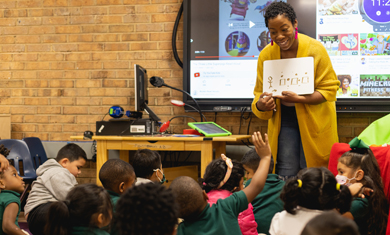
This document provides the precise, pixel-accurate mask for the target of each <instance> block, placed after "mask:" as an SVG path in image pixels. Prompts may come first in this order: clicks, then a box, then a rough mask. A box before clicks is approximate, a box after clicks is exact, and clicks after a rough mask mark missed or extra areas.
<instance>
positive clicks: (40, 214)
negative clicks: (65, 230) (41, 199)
mask: <svg viewBox="0 0 390 235" xmlns="http://www.w3.org/2000/svg"><path fill="white" fill-rule="evenodd" d="M52 203H53V202H47V203H44V204H41V205H39V206H37V207H35V208H34V209H33V210H32V211H30V213H29V214H28V217H27V223H28V229H29V230H30V232H31V233H32V234H33V235H44V234H43V230H44V229H45V225H46V222H47V220H48V218H47V217H48V215H47V214H48V213H49V207H50V205H51V204H52Z"/></svg>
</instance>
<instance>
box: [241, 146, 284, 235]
mask: <svg viewBox="0 0 390 235" xmlns="http://www.w3.org/2000/svg"><path fill="white" fill-rule="evenodd" d="M259 162H260V157H259V155H257V153H256V150H255V149H251V150H249V151H248V152H246V153H245V155H244V156H243V157H242V160H241V163H242V165H243V167H244V169H245V172H246V173H245V177H246V178H247V181H246V183H245V187H248V185H249V184H250V183H251V181H252V177H253V175H254V173H255V172H256V170H257V167H258V166H259ZM273 169H274V160H273V158H272V157H271V163H270V165H269V169H268V176H267V180H266V181H265V185H264V188H263V190H262V191H261V193H259V195H257V196H256V198H255V199H254V200H253V201H252V205H253V213H254V215H255V220H256V222H257V232H258V233H262V234H269V227H270V225H271V220H272V217H273V216H274V215H275V214H276V213H278V212H281V211H283V202H282V200H281V199H280V193H281V191H282V189H283V186H284V181H283V180H281V179H280V178H279V177H278V175H277V174H272V171H273Z"/></svg>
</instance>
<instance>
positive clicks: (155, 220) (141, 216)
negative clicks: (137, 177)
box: [115, 184, 178, 235]
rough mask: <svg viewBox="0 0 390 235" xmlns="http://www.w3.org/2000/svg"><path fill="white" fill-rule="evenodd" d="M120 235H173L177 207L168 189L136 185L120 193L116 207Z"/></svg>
mask: <svg viewBox="0 0 390 235" xmlns="http://www.w3.org/2000/svg"><path fill="white" fill-rule="evenodd" d="M116 212H117V213H116V215H115V218H116V219H117V221H116V224H118V226H117V228H118V230H119V231H120V234H121V235H155V234H159V235H172V234H176V230H175V226H176V224H177V218H178V205H177V203H176V200H175V197H174V195H173V193H172V191H171V190H170V189H167V188H166V187H165V186H162V185H158V184H140V185H137V186H134V187H132V188H131V189H129V190H127V191H126V192H125V193H124V194H122V196H121V198H120V199H119V201H118V204H117V206H116Z"/></svg>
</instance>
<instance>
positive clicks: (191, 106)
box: [185, 104, 207, 122]
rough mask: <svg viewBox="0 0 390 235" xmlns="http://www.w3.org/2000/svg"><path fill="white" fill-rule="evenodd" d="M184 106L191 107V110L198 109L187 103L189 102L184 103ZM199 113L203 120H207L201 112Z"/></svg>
mask: <svg viewBox="0 0 390 235" xmlns="http://www.w3.org/2000/svg"><path fill="white" fill-rule="evenodd" d="M185 105H186V106H188V107H190V108H192V109H193V110H196V111H198V110H197V109H196V108H195V107H194V106H192V105H189V104H185ZM200 115H202V117H203V118H204V120H205V121H206V122H207V118H206V117H205V116H204V115H203V113H200Z"/></svg>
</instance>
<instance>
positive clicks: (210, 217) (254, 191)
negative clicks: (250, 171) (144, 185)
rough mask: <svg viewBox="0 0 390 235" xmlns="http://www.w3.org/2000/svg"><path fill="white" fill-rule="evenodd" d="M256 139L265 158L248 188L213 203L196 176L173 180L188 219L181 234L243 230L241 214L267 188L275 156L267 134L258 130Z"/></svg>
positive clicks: (226, 232) (178, 199) (256, 145)
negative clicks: (240, 219)
mask: <svg viewBox="0 0 390 235" xmlns="http://www.w3.org/2000/svg"><path fill="white" fill-rule="evenodd" d="M252 140H253V143H254V144H255V147H256V150H257V152H258V154H259V156H260V158H261V161H260V164H259V167H258V170H257V171H256V173H255V175H254V176H253V179H252V183H251V184H250V185H249V186H248V187H246V188H245V189H243V190H241V191H239V192H235V193H233V194H232V195H231V196H229V197H227V198H225V199H220V200H218V201H217V203H216V204H214V205H212V206H211V207H210V205H209V204H208V203H207V200H208V196H207V194H206V192H205V191H203V190H202V189H201V187H200V186H199V184H198V183H197V182H196V181H195V180H194V179H192V178H190V177H186V176H182V177H178V178H176V179H175V180H173V181H172V184H171V185H170V188H171V189H172V190H173V192H174V193H175V195H176V198H177V202H178V204H179V217H180V218H182V219H184V221H183V222H182V223H181V224H180V225H179V227H178V229H177V234H178V235H184V234H185V235H192V234H204V235H208V234H234V235H235V234H241V230H240V226H239V224H238V219H237V218H238V215H239V213H240V212H242V211H244V210H246V209H247V208H248V203H250V202H251V201H252V200H253V199H254V198H255V197H256V196H257V195H258V194H259V193H260V192H261V190H262V189H263V187H264V184H265V180H266V178H267V173H268V167H269V163H270V159H271V148H270V146H269V143H268V136H267V134H265V140H264V141H263V139H262V137H261V134H260V132H255V133H254V134H253V136H252ZM222 182H226V181H225V180H223V181H222Z"/></svg>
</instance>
